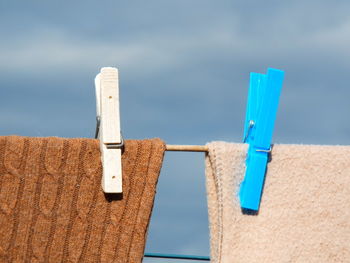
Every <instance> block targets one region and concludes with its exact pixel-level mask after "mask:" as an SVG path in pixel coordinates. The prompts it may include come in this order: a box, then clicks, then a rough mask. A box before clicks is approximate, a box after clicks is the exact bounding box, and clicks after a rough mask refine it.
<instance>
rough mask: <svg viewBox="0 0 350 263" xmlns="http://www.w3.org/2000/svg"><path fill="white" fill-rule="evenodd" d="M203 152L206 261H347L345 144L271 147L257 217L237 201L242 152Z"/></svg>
mask: <svg viewBox="0 0 350 263" xmlns="http://www.w3.org/2000/svg"><path fill="white" fill-rule="evenodd" d="M208 146H209V154H208V155H207V157H206V176H207V192H208V207H209V221H210V236H211V237H210V242H211V258H212V261H211V262H213V263H231V262H244V263H247V262H249V263H251V262H327V263H328V262H350V147H349V146H305V145H275V146H274V147H273V151H272V161H271V162H270V163H269V164H268V172H267V175H266V180H265V187H264V192H263V195H262V199H261V205H260V211H259V214H258V215H246V214H242V211H241V208H240V205H239V199H238V191H239V184H240V182H241V181H242V179H243V177H244V173H245V158H246V152H247V146H246V145H244V144H231V143H224V142H214V143H210V144H209V145H208Z"/></svg>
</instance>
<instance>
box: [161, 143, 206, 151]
mask: <svg viewBox="0 0 350 263" xmlns="http://www.w3.org/2000/svg"><path fill="white" fill-rule="evenodd" d="M165 150H166V151H175V152H176V151H178V152H180V151H181V152H208V147H207V146H205V145H173V144H167V145H166V148H165Z"/></svg>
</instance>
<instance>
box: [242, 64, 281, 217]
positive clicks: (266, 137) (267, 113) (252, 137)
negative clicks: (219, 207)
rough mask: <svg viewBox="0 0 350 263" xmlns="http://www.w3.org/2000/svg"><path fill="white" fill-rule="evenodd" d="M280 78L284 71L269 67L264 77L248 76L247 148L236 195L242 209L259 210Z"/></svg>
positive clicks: (269, 151)
mask: <svg viewBox="0 0 350 263" xmlns="http://www.w3.org/2000/svg"><path fill="white" fill-rule="evenodd" d="M283 78H284V72H283V71H281V70H277V69H271V68H270V69H268V73H267V75H264V74H258V73H251V75H250V87H249V92H248V103H247V112H246V120H245V125H244V139H243V141H244V143H248V144H249V148H248V155H247V159H246V173H245V177H244V180H243V182H242V184H241V187H240V193H239V197H240V203H241V207H242V209H249V210H254V211H258V210H259V206H260V199H261V194H262V190H263V185H264V181H265V173H266V169H267V162H268V159H269V154H270V153H271V139H272V134H273V128H274V123H275V120H276V114H277V108H278V103H279V98H280V94H281V89H282V83H283Z"/></svg>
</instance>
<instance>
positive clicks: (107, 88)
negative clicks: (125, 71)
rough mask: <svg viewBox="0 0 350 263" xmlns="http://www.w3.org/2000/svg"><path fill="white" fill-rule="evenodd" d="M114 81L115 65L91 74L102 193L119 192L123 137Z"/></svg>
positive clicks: (120, 191) (115, 78)
mask: <svg viewBox="0 0 350 263" xmlns="http://www.w3.org/2000/svg"><path fill="white" fill-rule="evenodd" d="M118 82H119V77H118V70H117V69H116V68H110V67H106V68H102V69H101V72H100V73H99V74H97V76H96V78H95V91H96V113H97V114H96V116H97V117H96V122H97V123H96V133H95V138H99V139H100V150H101V161H102V167H103V173H102V189H103V191H104V192H105V193H122V162H121V155H122V148H123V146H124V141H123V137H122V135H121V132H120V114H119V83H118Z"/></svg>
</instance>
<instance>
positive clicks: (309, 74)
mask: <svg viewBox="0 0 350 263" xmlns="http://www.w3.org/2000/svg"><path fill="white" fill-rule="evenodd" d="M349 8H350V2H349V1H341V0H340V1H336V2H334V1H333V2H331V1H313V0H311V1H226V0H223V1H209V0H201V1H199V0H192V1H188V0H186V1H185V0H177V1H167V0H162V1H160V0H151V1H88V0H87V1H79V2H74V1H66V0H63V1H60V2H55V3H54V2H50V1H16V0H13V1H0V22H1V26H0V34H1V41H0V77H1V80H2V81H1V91H2V94H1V97H0V109H1V110H0V121H1V123H2V127H1V134H2V135H8V134H18V135H26V136H62V137H92V136H93V135H94V128H95V95H94V88H93V79H94V76H95V75H96V74H97V73H98V71H99V68H100V67H102V66H115V67H118V68H119V72H120V89H121V91H120V93H121V94H120V96H121V102H120V103H121V115H122V116H121V118H122V129H123V135H124V137H126V138H127V139H132V138H134V139H142V138H150V137H160V138H162V139H164V140H165V141H166V142H167V143H169V144H205V143H207V142H209V141H213V140H225V141H234V142H239V141H241V139H242V136H243V135H242V133H243V121H244V115H245V105H246V98H247V88H248V83H249V73H250V72H252V71H254V72H260V73H264V72H266V70H267V68H268V67H274V68H279V69H282V70H285V74H286V75H285V81H284V86H283V91H282V96H281V101H280V107H279V111H278V116H277V120H276V126H275V132H274V142H276V143H304V144H349V143H350V122H349V121H347V119H346V118H347V117H348V115H349V113H350V104H349V95H350V89H349V88H348V86H347V85H348V84H347V81H348V80H349V76H350V75H349V73H348V72H350V62H349V61H350V55H349V54H350V53H349V46H350V16H349ZM204 178H205V177H204V156H203V155H202V154H200V153H166V156H165V162H164V166H163V169H162V173H161V177H160V181H159V185H158V186H159V187H158V194H157V198H156V203H155V207H154V213H153V217H152V222H151V226H150V231H149V242H148V244H147V251H149V252H170V253H190V254H202V255H207V254H208V253H209V245H208V227H207V212H206V195H205V185H204ZM154 262H155V261H154Z"/></svg>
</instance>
